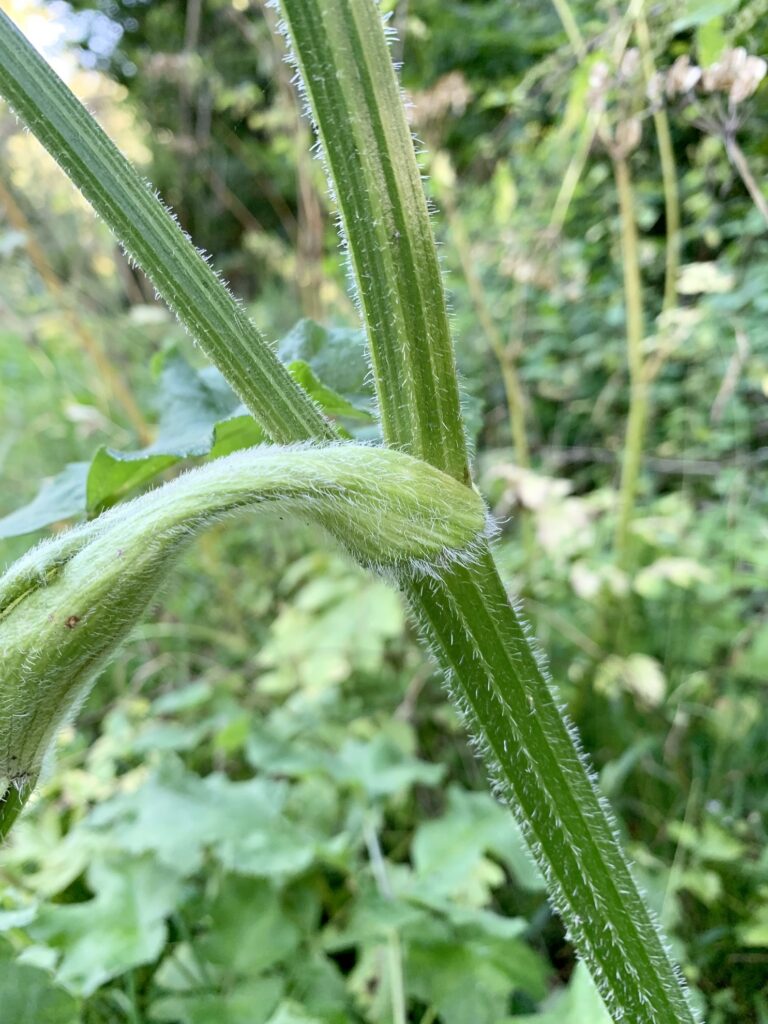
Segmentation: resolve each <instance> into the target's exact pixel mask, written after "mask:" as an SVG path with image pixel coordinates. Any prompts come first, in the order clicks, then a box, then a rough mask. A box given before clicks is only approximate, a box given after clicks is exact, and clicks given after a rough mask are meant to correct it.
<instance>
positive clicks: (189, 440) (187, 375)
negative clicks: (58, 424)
mask: <svg viewBox="0 0 768 1024" xmlns="http://www.w3.org/2000/svg"><path fill="white" fill-rule="evenodd" d="M159 391H160V393H159V402H160V409H161V411H160V422H159V424H158V430H157V437H156V438H155V440H154V441H153V443H152V444H151V445H148V446H147V447H146V448H142V449H140V450H139V451H135V452H118V451H115V450H114V449H111V448H100V449H99V451H98V452H97V453H96V455H95V457H94V459H93V462H92V463H91V468H90V471H89V473H88V491H87V499H88V510H89V511H90V512H93V511H98V510H99V509H101V508H103V507H105V506H106V505H110V504H112V503H114V502H115V501H116V500H118V499H119V498H120V497H122V496H123V495H125V494H127V493H129V492H130V491H133V490H135V489H136V488H137V487H140V486H141V485H143V484H145V483H147V482H148V481H149V480H151V479H152V478H153V477H155V476H157V475H158V473H161V472H162V471H163V470H165V469H168V468H169V467H170V466H173V465H175V464H176V463H177V462H179V461H180V460H181V459H184V458H190V457H193V456H202V455H208V454H209V453H210V451H211V448H212V447H213V445H214V430H215V428H216V425H217V424H218V423H220V422H221V421H226V420H227V419H229V418H230V417H231V416H234V415H235V413H237V412H242V411H244V409H243V407H242V405H241V404H240V400H239V399H238V398H237V396H236V395H235V393H234V392H233V391H232V389H231V388H230V387H229V385H228V384H227V382H226V381H225V380H224V378H223V377H222V376H221V374H220V373H219V372H218V370H216V369H214V368H212V367H209V368H207V369H205V370H202V371H197V370H195V369H193V368H192V367H191V366H190V365H189V363H188V362H187V360H186V359H185V358H184V357H183V356H182V355H181V354H180V353H179V352H176V351H173V350H172V351H170V352H168V353H167V354H166V355H165V357H164V359H163V369H162V374H161V378H160V389H159ZM259 440H262V441H263V440H264V437H263V435H262V436H261V437H260V438H259Z"/></svg>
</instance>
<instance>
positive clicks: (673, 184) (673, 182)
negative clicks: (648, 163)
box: [635, 10, 681, 313]
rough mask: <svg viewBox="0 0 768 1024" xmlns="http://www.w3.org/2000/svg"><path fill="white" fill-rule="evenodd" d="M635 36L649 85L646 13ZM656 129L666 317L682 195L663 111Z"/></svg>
mask: <svg viewBox="0 0 768 1024" xmlns="http://www.w3.org/2000/svg"><path fill="white" fill-rule="evenodd" d="M635 36H636V37H637V45H638V49H639V50H640V58H641V61H642V68H643V77H644V79H645V82H646V85H647V84H648V83H649V82H650V81H651V78H652V77H653V74H654V70H655V69H654V66H653V50H652V48H651V38H650V33H649V32H648V22H647V21H646V19H645V15H644V13H643V12H642V10H641V12H640V13H639V14H638V16H637V19H636V20H635ZM653 127H654V130H655V132H656V143H657V145H658V147H659V165H660V167H661V183H662V188H663V190H664V216H665V219H666V227H667V237H666V243H667V244H666V251H665V256H664V264H665V265H664V298H663V301H662V307H661V311H662V313H667V312H669V311H670V310H671V309H674V308H675V306H676V305H677V279H678V276H679V274H680V242H681V238H680V193H679V189H678V185H677V167H676V164H675V150H674V147H673V145H672V133H671V131H670V128H669V118H668V117H667V112H666V110H665V109H664V108H663V107H656V106H654V109H653Z"/></svg>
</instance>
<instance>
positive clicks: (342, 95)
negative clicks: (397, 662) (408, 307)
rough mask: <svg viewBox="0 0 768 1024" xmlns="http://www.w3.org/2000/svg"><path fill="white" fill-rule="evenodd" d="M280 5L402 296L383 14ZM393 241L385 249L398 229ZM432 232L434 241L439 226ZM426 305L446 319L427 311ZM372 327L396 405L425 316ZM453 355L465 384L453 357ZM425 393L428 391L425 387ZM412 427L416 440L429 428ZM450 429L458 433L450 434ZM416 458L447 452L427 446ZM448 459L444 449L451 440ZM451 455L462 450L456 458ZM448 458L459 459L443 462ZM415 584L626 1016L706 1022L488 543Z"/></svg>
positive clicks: (427, 295)
mask: <svg viewBox="0 0 768 1024" xmlns="http://www.w3.org/2000/svg"><path fill="white" fill-rule="evenodd" d="M281 6H282V10H283V14H284V17H285V20H286V25H287V30H288V33H289V36H290V38H291V42H292V45H293V49H294V54H295V57H296V61H297V65H298V68H299V71H300V73H301V75H302V77H303V80H304V87H305V90H306V92H307V97H308V101H309V106H310V109H311V112H312V115H313V118H314V120H315V123H316V125H317V128H318V134H319V137H320V140H321V142H322V143H323V144H324V146H325V149H326V152H325V159H326V162H327V165H328V168H329V173H330V176H331V183H332V187H333V189H334V190H335V193H336V195H337V196H338V197H339V206H340V211H341V216H342V222H343V227H344V231H345V236H346V240H347V244H348V245H349V248H350V257H351V262H352V266H353V269H354V272H355V276H356V283H357V285H358V289H359V291H360V296H361V302H362V305H363V308H364V309H366V305H367V300H366V294H370V293H373V294H374V295H375V296H378V298H379V301H385V300H386V297H387V296H393V295H396V294H397V291H396V286H397V277H398V275H402V274H404V273H414V274H416V275H417V277H421V275H422V264H421V263H413V264H411V265H409V266H408V267H403V266H398V265H396V264H393V263H392V262H391V261H390V262H388V261H386V260H382V259H381V258H380V253H378V252H377V251H376V250H375V247H374V245H373V241H372V239H371V232H370V229H369V225H368V222H367V221H366V219H365V218H364V217H360V216H359V212H358V211H360V210H362V209H364V208H365V204H366V201H367V200H368V198H370V197H368V191H369V189H370V188H371V187H372V183H373V184H375V187H376V188H377V189H380V188H381V187H388V191H386V192H384V193H382V192H381V191H377V192H376V194H375V197H374V200H373V201H374V202H375V203H376V204H377V209H379V208H382V207H384V208H386V209H387V210H388V211H389V213H390V217H391V219H393V220H394V221H395V222H396V223H405V224H408V223H409V214H410V206H409V203H410V202H411V200H412V196H411V195H410V193H409V192H408V191H407V190H405V189H401V188H400V187H398V182H397V180H396V179H397V175H398V174H401V173H403V168H402V166H401V163H400V160H401V159H406V158H407V159H408V161H409V162H410V163H411V164H412V165H413V167H414V168H415V159H414V155H413V147H412V144H411V143H410V141H409V137H408V133H407V128H406V126H405V124H404V122H402V123H399V124H398V125H397V126H393V127H392V128H391V130H397V131H399V132H401V133H402V134H403V138H402V139H401V140H400V141H399V142H397V141H396V140H394V139H393V138H392V136H391V131H387V130H384V129H383V128H382V126H381V121H380V114H379V104H382V105H385V106H386V109H389V104H390V102H392V100H391V97H393V96H394V95H396V91H397V86H396V81H395V77H394V73H393V69H392V65H391V62H390V61H389V60H388V59H387V60H384V58H383V56H382V54H381V45H382V42H383V33H382V30H381V25H380V21H379V16H378V12H377V9H376V7H375V5H374V3H373V2H372V0H282V4H281ZM329 75H330V79H331V81H330V84H329V82H328V81H327V78H328V76H329ZM361 82H365V88H361V87H360V84H361ZM329 142H330V145H329V144H327V143H329ZM395 153H396V154H397V155H398V160H397V161H396V160H395V159H394V157H393V154H395ZM382 166H384V167H386V166H393V167H395V170H393V172H392V175H390V177H389V178H388V179H387V178H386V176H383V177H382V176H381V175H380V174H379V173H378V169H379V168H381V167H382ZM337 168H338V169H340V173H338V174H337ZM350 168H354V171H350ZM428 227H429V226H428V225H427V228H428ZM381 241H382V244H384V245H385V246H386V242H387V239H386V238H384V239H381ZM398 241H399V239H398ZM429 244H430V245H431V246H432V247H433V246H434V242H433V240H432V238H431V234H430V237H429ZM427 266H428V267H431V266H432V264H431V262H429V263H428V264H427ZM425 276H426V280H424V281H423V283H420V284H419V291H420V293H421V295H422V301H424V302H431V303H435V304H442V303H443V296H442V289H436V288H431V287H429V286H428V285H429V280H430V276H429V274H427V275H425ZM413 287H416V286H415V285H414V286H413ZM424 315H425V317H426V318H428V319H435V318H436V317H437V313H436V312H432V313H430V312H429V311H428V310H427V311H425V314H424ZM367 325H368V338H369V344H370V346H371V349H372V351H373V363H374V370H375V377H376V386H377V389H378V393H379V396H380V402H381V403H382V405H384V404H385V402H386V401H388V400H389V399H388V398H387V396H390V397H391V396H392V395H393V394H395V393H396V389H397V388H400V394H401V395H402V382H403V381H404V380H407V379H408V376H409V373H410V366H411V362H412V360H413V358H414V357H413V353H414V352H417V353H418V352H419V351H420V349H419V345H420V343H421V342H422V338H421V336H420V334H419V324H418V323H417V322H412V321H411V322H407V323H406V324H405V327H406V329H407V330H409V331H410V332H411V334H412V338H411V340H410V342H408V341H406V342H405V343H404V344H403V345H402V346H401V347H400V348H399V349H397V348H394V349H391V348H390V349H388V340H387V338H386V337H385V336H384V335H383V333H382V332H381V331H380V330H378V329H377V328H378V321H377V319H376V318H375V317H371V316H368V317H367ZM384 353H386V358H384ZM416 358H418V356H417V357H416ZM440 365H441V367H442V372H443V373H444V374H446V375H450V376H451V377H452V379H453V381H455V366H454V363H453V359H452V358H451V359H450V360H448V359H446V360H444V361H442V362H441V364H440ZM434 386H435V387H442V389H443V391H444V392H447V391H449V390H451V388H452V384H451V383H449V382H447V381H440V380H436V381H435V382H434ZM416 394H417V396H419V395H420V391H419V389H418V387H417V389H416ZM393 423H394V424H395V427H396V426H397V424H396V421H394V419H393V420H391V421H387V420H383V428H384V434H385V438H386V440H387V441H388V442H390V443H394V444H399V443H400V437H399V435H398V433H397V430H396V429H395V430H394V432H393ZM414 438H415V440H414V443H415V444H417V445H418V444H419V440H420V438H419V435H418V434H415V435H414ZM446 441H447V442H450V439H449V438H448V436H447V435H446ZM416 454H418V455H420V456H421V457H422V458H424V459H428V460H429V459H434V458H435V455H434V453H433V452H430V451H428V450H427V449H426V448H424V447H421V446H420V447H417V448H416ZM438 455H440V456H441V457H444V458H445V457H446V456H445V453H444V452H443V451H442V450H441V451H440V452H438ZM448 455H449V456H450V453H448ZM453 463H454V459H453V456H451V462H450V463H449V464H451V465H452V464H453ZM438 465H440V466H441V468H443V469H446V465H445V464H441V463H438ZM406 595H407V599H408V600H409V603H410V605H411V608H412V609H413V612H414V615H415V616H416V618H417V621H419V622H420V623H421V624H422V626H423V627H424V633H425V637H426V638H427V640H428V641H431V642H432V644H433V647H434V650H435V653H436V655H437V657H438V659H439V660H440V661H441V663H442V664H443V666H444V667H445V669H446V671H447V673H448V675H449V678H450V679H451V682H452V689H453V692H454V695H455V697H456V699H457V701H458V702H459V705H460V706H461V707H463V708H464V709H465V711H466V712H467V717H468V720H469V724H470V727H471V728H472V730H473V732H474V735H475V737H476V740H477V742H478V743H479V744H480V745H481V746H482V747H483V748H484V750H485V753H486V755H487V760H488V763H489V765H490V767H491V771H492V773H493V775H494V778H495V780H496V784H497V786H498V788H499V789H500V791H501V792H503V794H504V796H505V798H506V799H507V800H508V801H509V803H510V805H511V806H512V808H513V809H514V811H515V813H516V814H517V816H518V819H519V820H520V822H521V825H522V827H523V829H524V831H525V834H526V836H527V838H528V842H529V845H530V848H531V850H532V852H533V854H534V856H535V857H536V859H537V861H538V863H539V864H540V866H541V867H542V869H543V871H544V874H545V876H546V878H547V880H548V882H549V885H550V891H551V893H552V895H553V899H554V901H555V904H556V906H557V908H558V909H559V910H560V912H561V913H562V914H563V917H564V920H565V923H566V926H567V928H568V930H569V933H570V935H571V936H572V938H573V940H574V942H575V943H576V946H577V948H578V949H579V951H580V953H581V955H582V956H583V957H584V958H585V960H586V961H587V963H588V965H589V967H590V969H591V971H592V974H593V977H594V978H595V980H596V981H597V983H598V986H599V988H600V991H601V993H602V994H603V997H604V998H605V1000H606V1003H607V1005H608V1008H609V1010H610V1012H611V1013H612V1014H613V1016H614V1019H615V1020H616V1021H619V1020H624V1021H632V1022H633V1024H680V1022H691V1021H693V1014H692V1012H691V1009H690V1007H689V1005H688V1002H687V999H686V996H685V994H684V992H683V990H682V988H681V986H680V983H679V979H678V976H677V975H676V973H675V969H674V967H673V965H672V963H671V961H670V959H669V956H668V954H667V952H666V949H665V947H664V944H663V942H662V940H661V938H660V935H659V933H658V931H657V928H656V926H655V923H654V922H653V920H652V919H651V917H650V915H649V912H648V910H647V908H646V906H645V904H644V901H643V899H642V897H641V896H640V895H639V893H638V890H637V887H636V885H635V882H634V880H633V879H632V876H631V873H630V871H629V868H628V865H627V863H626V860H625V858H624V856H623V853H622V851H621V848H620V846H619V844H618V841H617V837H616V832H615V826H614V824H613V821H612V819H611V816H610V813H609V811H608V809H607V806H606V804H605V802H604V801H602V800H601V799H600V798H599V796H598V794H597V791H596V788H595V786H594V784H593V781H592V780H591V778H590V776H589V773H588V769H587V767H586V765H585V763H584V760H583V758H582V755H581V754H580V752H579V749H578V746H577V743H576V741H575V737H574V735H573V732H572V729H571V728H570V726H569V725H568V723H567V721H566V720H565V719H564V717H563V715H562V713H561V711H560V709H559V707H558V705H557V701H556V698H555V696H554V694H553V691H552V690H551V688H550V686H549V680H548V678H547V674H546V671H545V669H544V668H543V666H542V664H541V661H540V659H539V658H538V656H537V655H536V653H535V652H534V650H533V648H532V646H531V643H530V640H529V637H528V635H527V632H526V630H525V627H524V626H523V625H522V624H521V622H520V620H519V618H518V617H517V615H516V614H515V611H514V609H513V608H512V607H511V606H510V603H509V599H508V596H507V594H506V591H505V589H504V586H503V584H502V582H501V580H500V578H499V575H498V572H497V570H496V567H495V565H494V562H493V559H492V557H491V554H490V552H489V551H488V550H487V548H485V549H484V550H483V551H482V553H481V555H480V557H479V559H478V561H477V563H473V565H472V566H467V567H462V568H458V567H454V568H451V569H449V570H448V571H447V572H446V573H444V574H442V576H441V577H440V578H439V579H435V580H429V581H426V580H421V581H414V582H413V583H412V584H411V585H410V586H409V587H408V588H407V589H406Z"/></svg>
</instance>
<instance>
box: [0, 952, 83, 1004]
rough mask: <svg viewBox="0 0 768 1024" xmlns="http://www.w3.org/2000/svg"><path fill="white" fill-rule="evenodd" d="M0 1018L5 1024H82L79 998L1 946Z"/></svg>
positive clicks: (43, 972)
mask: <svg viewBox="0 0 768 1024" xmlns="http://www.w3.org/2000/svg"><path fill="white" fill-rule="evenodd" d="M0 1020H2V1022H3V1024H79V1022H80V1010H79V1007H78V1003H77V1001H76V1000H75V999H74V997H73V996H71V995H70V994H69V993H68V992H66V991H64V989H62V988H59V987H58V986H57V985H55V984H54V983H53V981H52V980H51V977H50V975H49V974H47V973H46V972H45V971H41V970H38V969H37V968H36V967H29V966H27V965H26V964H20V963H17V962H16V961H15V958H14V956H13V953H12V951H11V948H10V947H9V946H7V945H6V944H5V943H3V945H2V946H0Z"/></svg>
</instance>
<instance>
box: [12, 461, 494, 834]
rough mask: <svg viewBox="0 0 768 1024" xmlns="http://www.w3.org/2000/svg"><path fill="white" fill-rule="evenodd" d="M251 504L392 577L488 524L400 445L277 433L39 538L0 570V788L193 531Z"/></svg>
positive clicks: (22, 772)
mask: <svg viewBox="0 0 768 1024" xmlns="http://www.w3.org/2000/svg"><path fill="white" fill-rule="evenodd" d="M262 506H265V507H273V508H276V509H277V510H279V511H282V512H284V513H285V514H288V515H292V516H299V517H302V518H304V519H308V520H310V521H311V522H315V523H318V524H319V525H321V526H322V527H324V528H325V529H326V530H327V532H328V533H330V534H331V535H332V536H333V537H334V538H336V539H337V540H338V541H340V542H341V543H342V544H343V545H344V546H345V547H346V548H347V550H348V551H349V552H350V553H351V554H352V555H353V557H354V558H355V559H356V560H357V561H359V562H360V563H362V564H363V565H367V566H369V567H371V568H373V569H376V570H377V571H380V572H383V573H386V574H388V575H391V576H393V577H394V578H395V579H399V578H400V577H401V576H405V577H407V578H408V579H412V578H418V576H419V575H420V574H421V573H435V572H440V571H442V570H443V569H445V568H447V566H448V565H449V564H450V563H451V562H452V561H453V560H454V559H458V560H472V559H474V558H475V557H476V552H477V550H478V546H479V541H480V538H482V537H483V536H484V533H485V529H486V514H485V507H484V505H483V502H482V499H481V498H480V496H479V495H478V494H476V493H475V492H474V491H473V490H471V489H470V488H467V487H464V486H463V484H460V483H459V482H458V481H456V480H454V479H453V478H452V477H449V476H447V475H446V474H445V473H442V472H441V471H440V470H438V469H435V468H434V467H433V466H430V465H429V464H428V463H425V462H422V461H421V460H417V459H414V458H412V457H411V456H409V455H406V454H405V453H403V452H396V451H394V450H392V449H387V448H371V447H368V446H363V445H354V444H335V445H322V446H307V445H302V446H298V447H289V446H284V445H283V446H277V447H259V448H250V449H246V450H244V451H241V452H236V453H235V454H234V455H230V456H228V457H226V458H221V459H215V460H213V461H212V462H209V463H207V464H205V465H204V466H201V467H200V468H198V469H194V470H192V471H190V472H188V473H186V474H184V475H183V476H180V477H178V478H177V479H176V480H174V481H172V482H171V483H169V484H166V485H165V486H163V487H159V488H157V489H156V490H154V491H150V492H149V493H147V494H144V495H142V496H141V497H139V498H136V499H135V500H134V501H131V502H127V503H125V504H122V505H118V506H117V507H115V508H114V509H111V510H110V511H109V512H106V513H104V514H103V515H101V516H99V517H98V518H97V519H94V520H92V521H91V522H89V523H86V524H84V525H82V526H78V527H75V528H74V529H73V530H70V531H69V532H67V533H63V534H59V535H58V536H56V537H53V538H52V539H50V540H48V541H46V542H44V543H43V544H40V545H38V546H37V547H35V548H33V549H32V550H31V551H30V552H29V553H28V554H27V555H26V556H25V557H23V558H21V559H19V561H17V562H16V563H15V564H14V565H13V566H12V567H11V568H10V569H9V570H8V572H7V573H5V575H4V576H2V577H0V740H1V742H0V797H2V796H3V795H5V794H7V793H8V791H9V790H15V791H16V792H17V793H20V792H21V791H22V790H23V789H24V788H25V787H27V785H28V782H29V780H30V779H34V778H36V777H37V775H38V774H39V771H40V767H41V765H42V761H43V757H44V756H45V753H46V751H47V750H48V748H49V746H50V743H51V740H52V738H53V736H54V735H55V732H56V730H57V729H58V727H59V726H60V725H61V723H62V722H63V721H65V720H66V718H67V717H69V716H70V715H71V714H72V713H73V710H74V709H76V707H77V706H78V704H79V702H80V701H81V700H82V698H83V696H84V695H85V693H86V692H87V690H88V688H89V687H90V684H91V682H92V680H93V678H94V676H95V674H96V672H97V671H98V670H99V669H100V668H101V667H102V666H103V665H104V664H105V662H106V661H107V660H108V659H109V658H110V657H111V655H112V654H113V653H114V651H115V650H116V648H117V647H119V645H120V644H121V643H122V641H123V640H124V639H125V637H126V635H127V634H128V632H129V631H130V630H131V629H132V628H133V626H134V625H135V624H136V622H137V621H138V620H139V618H140V617H141V616H142V615H143V614H144V612H145V610H146V607H147V605H148V603H149V602H150V601H151V600H152V598H153V596H154V594H155V593H156V591H157V589H158V586H159V585H160V583H161V582H162V580H163V579H164V578H165V577H166V576H167V573H168V569H169V566H170V565H171V564H172V562H173V561H174V560H175V558H176V557H177V555H178V554H179V553H180V551H181V550H183V548H184V547H185V546H186V545H187V544H188V542H189V541H190V540H191V539H192V537H193V536H195V535H196V534H197V533H200V532H201V531H202V530H204V529H205V528H207V527H208V526H210V525H212V524H213V523H216V522H218V521H219V520H220V519H221V518H222V516H225V515H228V514H231V513H235V512H241V511H244V510H249V509H258V508H261V507H262ZM11 805H12V801H9V803H8V813H10V812H11ZM1 825H2V814H1V813H0V826H1Z"/></svg>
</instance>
